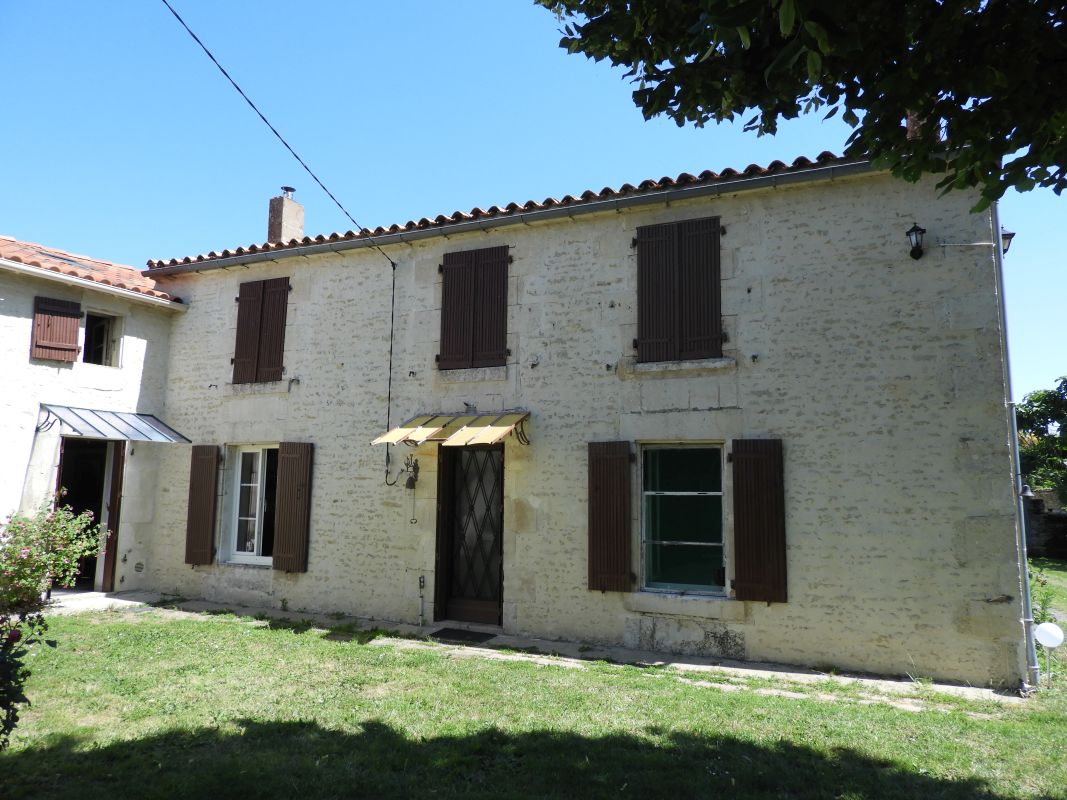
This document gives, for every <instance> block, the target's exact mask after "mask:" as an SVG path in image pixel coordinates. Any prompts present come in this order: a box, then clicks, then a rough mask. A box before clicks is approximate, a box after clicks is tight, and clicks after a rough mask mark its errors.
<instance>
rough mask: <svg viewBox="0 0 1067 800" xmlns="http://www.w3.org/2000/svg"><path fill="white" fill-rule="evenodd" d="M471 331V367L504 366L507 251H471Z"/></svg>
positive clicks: (506, 344)
mask: <svg viewBox="0 0 1067 800" xmlns="http://www.w3.org/2000/svg"><path fill="white" fill-rule="evenodd" d="M474 268H475V275H476V276H477V278H476V280H475V284H474V328H473V330H472V339H473V343H472V345H471V350H472V355H471V366H472V367H499V366H503V365H504V364H506V363H507V347H508V342H507V338H508V322H507V314H508V248H507V246H506V245H505V246H503V247H486V248H484V249H482V250H475V251H474Z"/></svg>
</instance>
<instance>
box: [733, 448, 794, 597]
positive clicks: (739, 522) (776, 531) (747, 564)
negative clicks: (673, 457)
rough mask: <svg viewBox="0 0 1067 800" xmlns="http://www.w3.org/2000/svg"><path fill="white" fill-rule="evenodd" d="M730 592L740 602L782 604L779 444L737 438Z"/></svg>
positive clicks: (782, 510)
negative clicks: (754, 601) (762, 601)
mask: <svg viewBox="0 0 1067 800" xmlns="http://www.w3.org/2000/svg"><path fill="white" fill-rule="evenodd" d="M732 462H733V466H734V475H733V478H734V572H735V578H734V589H735V591H736V595H737V599H738V600H765V601H767V602H768V603H784V602H785V601H786V570H785V565H786V559H785V472H784V464H783V458H782V440H781V439H735V440H734V442H733V456H732Z"/></svg>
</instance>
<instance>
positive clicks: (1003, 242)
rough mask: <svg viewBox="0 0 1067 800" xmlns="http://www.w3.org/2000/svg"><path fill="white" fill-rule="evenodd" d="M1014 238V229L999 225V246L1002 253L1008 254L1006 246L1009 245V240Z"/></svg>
mask: <svg viewBox="0 0 1067 800" xmlns="http://www.w3.org/2000/svg"><path fill="white" fill-rule="evenodd" d="M1014 238H1015V231H1009V230H1008V229H1007V228H1005V227H1004V226H1003V225H1001V226H1000V247H1001V250H1003V252H1004V255H1007V254H1008V248H1009V247H1011V240H1012V239H1014Z"/></svg>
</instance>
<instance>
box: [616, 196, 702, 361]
mask: <svg viewBox="0 0 1067 800" xmlns="http://www.w3.org/2000/svg"><path fill="white" fill-rule="evenodd" d="M636 245H637V360H638V361H641V362H650V361H678V360H682V359H696V358H717V357H719V356H721V355H722V301H721V286H720V283H721V279H722V275H721V269H720V262H719V220H718V218H717V217H707V218H704V219H695V220H685V221H683V222H671V223H666V224H662V225H647V226H643V227H640V228H638V229H637V240H636Z"/></svg>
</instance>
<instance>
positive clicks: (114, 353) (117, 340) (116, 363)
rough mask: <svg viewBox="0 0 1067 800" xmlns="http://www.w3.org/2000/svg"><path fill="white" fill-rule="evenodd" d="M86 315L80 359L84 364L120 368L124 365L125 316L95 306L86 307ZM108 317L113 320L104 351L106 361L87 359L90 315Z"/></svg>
mask: <svg viewBox="0 0 1067 800" xmlns="http://www.w3.org/2000/svg"><path fill="white" fill-rule="evenodd" d="M84 313H85V317H84V321H83V322H82V326H81V348H82V349H81V357H80V358H79V359H78V361H79V362H80V363H82V364H91V365H92V366H94V367H109V368H112V369H118V368H120V367H121V366H122V341H123V327H124V325H123V318H122V317H121V316H119V315H118V314H116V313H114V312H113V311H103V310H100V309H95V308H86V309H85V312H84ZM90 315H91V316H94V317H106V318H107V319H109V320H111V335H110V336H109V337H108V343H107V349H106V350H105V352H104V363H103V364H97V363H96V362H95V361H86V360H85V354H86V353H87V352H88V351H89V348H88V347H87V344H88V338H89V317H90Z"/></svg>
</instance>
